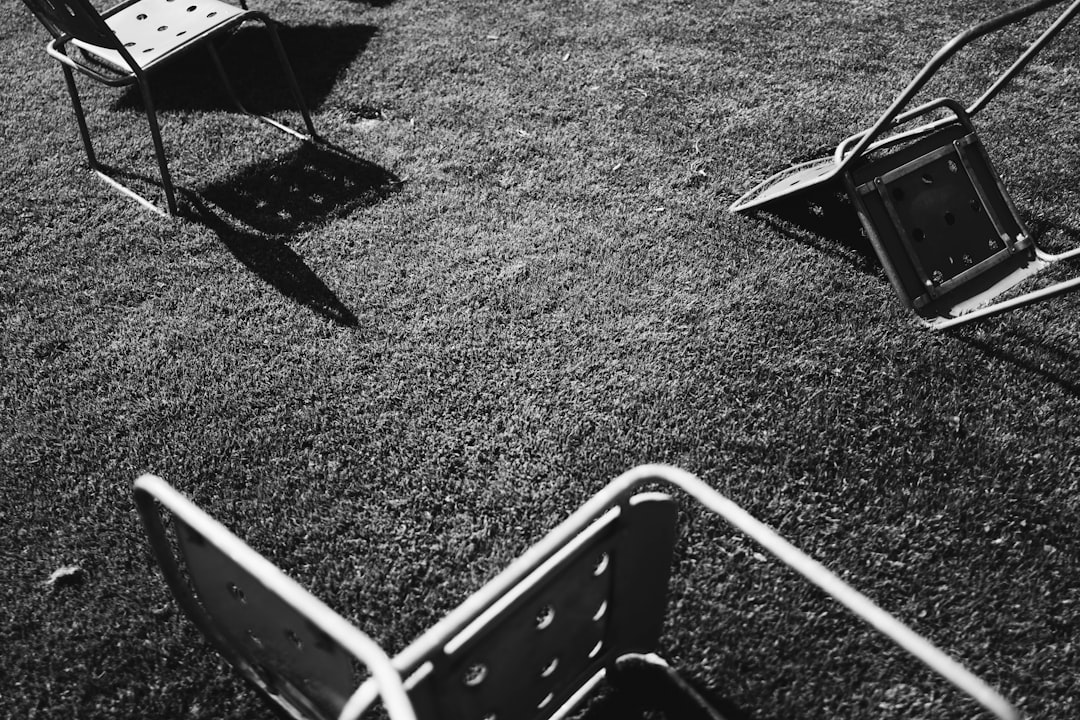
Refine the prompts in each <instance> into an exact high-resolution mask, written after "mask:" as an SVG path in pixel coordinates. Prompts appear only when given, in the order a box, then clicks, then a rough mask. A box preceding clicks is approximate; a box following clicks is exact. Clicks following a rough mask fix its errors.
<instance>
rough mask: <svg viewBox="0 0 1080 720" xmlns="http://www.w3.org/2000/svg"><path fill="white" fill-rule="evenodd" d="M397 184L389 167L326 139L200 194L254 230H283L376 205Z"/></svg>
mask: <svg viewBox="0 0 1080 720" xmlns="http://www.w3.org/2000/svg"><path fill="white" fill-rule="evenodd" d="M400 188H401V181H400V180H399V179H398V178H397V177H396V176H395V175H394V174H393V173H391V172H390V171H388V170H384V169H383V168H381V167H379V166H378V165H375V164H374V163H370V162H367V161H366V160H362V159H360V158H358V157H356V156H354V155H352V154H351V153H349V152H347V151H345V150H342V149H340V148H337V147H334V146H333V145H330V144H328V143H325V142H318V143H313V142H305V143H301V144H300V145H299V146H298V147H297V148H296V150H294V151H293V152H291V153H289V154H288V155H286V156H285V157H283V158H273V159H269V160H264V161H262V162H260V163H257V164H255V165H252V166H249V167H247V168H244V169H243V170H241V171H240V172H238V173H236V174H235V175H233V176H231V177H228V178H225V179H223V180H218V181H217V182H214V183H213V184H211V185H208V186H206V187H203V188H200V190H199V194H200V195H201V196H202V198H203V199H204V200H205V201H207V202H209V203H212V204H213V205H215V206H217V208H218V209H219V210H220V211H221V212H222V213H224V214H225V215H228V216H231V217H232V218H234V219H235V220H237V221H239V222H241V223H243V224H244V225H246V226H248V227H249V228H251V229H252V230H254V231H256V232H257V233H263V234H266V235H270V236H288V235H292V234H295V233H297V232H301V231H303V230H305V229H308V228H310V227H312V226H314V225H320V224H322V223H325V222H326V221H327V220H329V219H331V218H335V217H343V216H345V215H348V214H349V213H351V212H353V211H355V210H357V209H359V208H363V207H370V206H372V205H375V204H377V203H378V202H380V201H381V200H383V199H384V198H386V197H387V196H388V195H390V194H392V193H394V192H396V191H397V190H398V189H400Z"/></svg>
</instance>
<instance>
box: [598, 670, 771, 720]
mask: <svg viewBox="0 0 1080 720" xmlns="http://www.w3.org/2000/svg"><path fill="white" fill-rule="evenodd" d="M608 680H609V682H610V684H611V686H612V690H613V692H609V693H607V694H606V695H604V696H603V697H601V698H600V699H599V700H597V701H596V702H594V703H592V704H591V705H589V707H588V710H587V711H586V712H585V713H584V714H583V715H582V716H581V720H636V719H637V718H643V717H645V716H646V714H648V715H649V716H650V717H651V716H653V715H654V714H656V713H659V714H661V715H662V716H663V717H664V718H665V720H752V716H751V715H749V714H748V713H747V712H746V711H745V710H743V709H741V708H739V707H738V706H737V705H735V703H733V702H732V701H730V700H728V699H727V698H722V697H718V696H716V695H715V694H714V693H711V692H709V691H708V690H705V689H703V688H701V687H700V686H699V685H698V684H697V683H691V682H689V681H688V680H686V679H685V678H683V677H682V676H681V675H678V674H677V673H675V672H674V671H672V670H670V669H668V668H664V667H660V666H657V665H654V664H652V663H648V662H642V661H636V662H632V663H624V662H623V661H621V660H620V663H619V669H618V671H617V672H609V673H608Z"/></svg>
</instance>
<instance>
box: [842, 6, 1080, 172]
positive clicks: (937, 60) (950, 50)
mask: <svg viewBox="0 0 1080 720" xmlns="http://www.w3.org/2000/svg"><path fill="white" fill-rule="evenodd" d="M1062 2H1064V0H1036V2H1033V3H1031V4H1029V5H1025V6H1023V7H1019V8H1016V9H1014V10H1010V11H1008V12H1006V13H1003V14H1001V15H999V16H997V17H996V18H993V19H991V20H987V21H985V22H982V23H980V24H978V25H976V26H974V27H972V28H969V29H968V30H965V31H964V32H962V33H960V34H959V35H957V36H955V37H954V38H953V39H952V40H950V41H949V42H947V43H945V45H943V46H942V47H941V49H940V50H938V51H937V53H936V54H935V55H934V56H933V57H932V58H930V61H929V62H927V63H926V65H924V66H923V68H922V70H920V71H919V72H918V74H917V75H915V77H914V79H912V81H911V82H910V83H909V84H908V86H907V87H906V88H904V90H903V91H902V92H901V93H900V94H899V95H898V96H897V98H896V99H895V100H894V101H893V103H892V105H890V106H889V108H888V109H887V110H886V111H885V112H884V113H882V115H881V116H880V117H879V118H878V120H877V122H875V123H874V124H873V126H871V127H870V129H869V130H866V131H864V132H862V133H859V134H857V135H854V136H852V137H851V138H849V139H848V140H849V141H850V140H854V139H856V138H858V139H859V142H858V143H857V144H856V145H855V147H854V148H853V149H852V150H851V151H850V152H849V153H847V154H846V156H845V157H843V158H841V153H840V150H839V148H838V149H837V161H838V162H839V163H840V165H839V167H838V168H837V171H838V172H842V171H843V170H844V169H845V168H846V167H847V166H848V164H849V163H851V162H853V161H854V160H855V158H857V157H859V156H860V155H861V154H862V153H863V152H864V151H866V150H867V148H868V147H869V146H870V144H871V143H872V142H873V141H874V140H876V139H877V138H878V137H879V136H880V135H881V134H882V133H883V132H885V131H886V130H887V129H888V128H889V127H892V126H893V125H894V123H895V122H902V121H903V120H904V119H910V117H912V116H913V114H918V110H921V109H923V108H920V109H917V110H914V111H911V112H909V113H906V114H905V115H904V116H902V117H901V118H900V119H898V117H897V116H898V115H899V114H900V111H901V110H903V109H904V108H905V107H906V106H907V104H908V103H909V102H911V99H912V98H914V97H915V95H916V94H917V93H918V92H919V91H920V90H922V88H923V87H924V86H925V85H926V83H928V82H929V81H930V79H931V78H932V77H933V76H934V74H935V73H936V72H937V71H938V70H939V69H940V68H941V67H942V66H943V65H944V64H945V63H946V62H947V61H948V60H949V59H950V58H952V56H953V55H955V54H956V53H957V52H958V51H959V50H960V49H961V48H963V47H964V46H966V45H968V44H969V43H971V42H973V41H974V40H977V39H979V38H980V37H982V36H984V35H987V34H989V33H992V32H994V31H996V30H1000V29H1001V28H1003V27H1005V26H1007V25H1011V24H1013V23H1016V22H1019V21H1020V20H1023V19H1024V18H1026V17H1029V16H1030V15H1034V14H1035V13H1037V12H1040V11H1042V10H1045V9H1047V8H1049V7H1052V6H1054V5H1058V4H1060V3H1062ZM1077 10H1080V0H1074V2H1073V3H1072V4H1071V5H1070V6H1069V7H1068V8H1067V9H1066V10H1065V11H1064V12H1063V13H1062V14H1061V15H1060V16H1059V17H1058V18H1057V20H1055V21H1054V23H1053V24H1052V25H1051V26H1050V27H1049V28H1048V29H1047V30H1046V31H1045V32H1044V33H1043V34H1042V35H1041V36H1040V37H1039V38H1038V39H1037V40H1036V41H1035V42H1033V43H1032V44H1031V46H1030V47H1028V49H1027V50H1025V51H1024V52H1023V54H1021V56H1020V57H1019V58H1018V59H1017V60H1016V62H1014V63H1013V64H1012V66H1010V67H1009V69H1008V70H1006V71H1005V73H1003V74H1002V75H1001V76H1000V77H999V78H998V79H997V80H996V81H995V82H994V83H992V84H991V86H990V88H989V89H988V90H987V91H986V92H985V93H983V95H982V96H981V97H980V98H979V99H978V100H977V101H976V102H975V103H973V104H972V105H971V107H969V108H968V114H970V115H974V114H975V113H976V112H978V111H979V110H980V109H981V108H982V107H983V106H984V105H985V104H986V103H987V102H988V101H989V100H990V99H991V98H993V97H994V96H995V95H997V93H998V92H999V91H1000V90H1001V89H1002V88H1003V87H1004V86H1005V84H1006V83H1007V82H1008V81H1009V80H1011V79H1012V77H1013V76H1014V75H1016V73H1018V72H1019V71H1020V70H1021V69H1022V68H1023V67H1024V66H1025V65H1027V63H1028V62H1029V61H1030V60H1031V58H1033V57H1034V56H1035V54H1036V53H1038V52H1039V50H1041V49H1042V48H1043V46H1044V45H1046V43H1047V42H1049V41H1050V39H1051V38H1053V37H1054V36H1055V35H1056V34H1057V33H1058V31H1060V30H1061V28H1062V27H1064V26H1065V25H1066V24H1067V23H1068V22H1069V21H1070V20H1071V19H1072V17H1073V15H1074V14H1075V13H1076V12H1077ZM847 142H848V141H845V143H847Z"/></svg>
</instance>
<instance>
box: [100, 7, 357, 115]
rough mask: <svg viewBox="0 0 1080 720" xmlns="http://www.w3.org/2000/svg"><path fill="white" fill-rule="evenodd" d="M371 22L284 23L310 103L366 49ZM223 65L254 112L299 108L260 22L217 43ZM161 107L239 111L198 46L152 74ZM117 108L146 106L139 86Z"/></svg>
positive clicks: (288, 46)
mask: <svg viewBox="0 0 1080 720" xmlns="http://www.w3.org/2000/svg"><path fill="white" fill-rule="evenodd" d="M375 31H376V28H375V27H373V26H371V25H335V26H315V25H303V26H299V27H288V26H283V25H279V26H278V33H279V34H280V36H281V42H282V44H283V45H284V46H285V52H286V54H287V55H288V56H289V61H290V64H291V65H292V68H293V71H294V73H295V74H296V79H297V82H298V83H299V84H300V88H301V91H302V92H303V95H304V98H305V100H306V101H307V103H308V106H309V107H310V108H312V109H316V108H318V107H319V106H320V105H321V104H322V103H323V102H324V101H325V100H326V98H327V97H328V96H329V95H330V92H331V91H332V90H333V88H334V84H335V83H336V82H337V79H338V77H339V76H340V75H341V73H342V72H344V71H345V70H346V69H347V68H348V67H349V66H350V65H351V64H352V63H353V62H354V61H355V60H356V58H357V57H358V56H359V55H360V54H361V53H362V52H363V51H364V50H365V48H366V47H367V44H368V42H369V41H370V40H371V38H372V36H374V34H375ZM217 48H218V52H219V54H220V55H221V60H222V64H223V65H224V66H225V70H226V72H227V73H228V76H229V81H230V82H231V83H232V85H233V87H234V88H236V91H237V94H238V95H239V96H240V99H241V100H242V101H243V102H244V104H245V105H247V106H248V108H249V109H250V110H251V111H252V112H259V113H272V112H282V111H286V112H295V110H296V107H295V104H294V102H293V99H292V94H291V93H290V92H289V86H288V83H287V81H286V79H285V75H284V74H283V71H282V69H281V66H280V64H279V63H278V58H277V54H276V53H275V52H274V49H273V45H272V43H271V41H270V36H269V33H267V32H266V30H265V29H264V28H263V27H262V26H261V25H260V24H259V23H254V22H253V23H249V24H247V25H244V26H243V27H241V28H240V29H239V30H237V31H236V32H235V33H234V34H232V35H231V36H229V37H228V38H223V39H221V40H219V41H218V42H217ZM150 85H151V88H152V90H153V94H154V104H155V105H156V106H157V109H158V110H202V111H213V110H218V111H220V110H226V111H235V106H234V105H233V103H232V101H231V100H230V99H229V96H228V95H227V94H226V92H225V90H224V88H222V86H221V80H220V79H219V77H218V74H217V71H216V70H215V69H214V65H213V63H212V62H211V60H210V56H209V54H208V53H206V52H202V51H199V50H193V51H192V52H190V53H189V54H187V55H184V56H182V57H179V58H177V59H176V60H174V61H172V62H169V63H167V64H165V65H163V66H162V67H161V68H159V69H157V70H156V71H155V72H154V74H153V75H152V76H151V78H150ZM116 108H122V109H133V108H134V109H140V110H141V109H142V99H141V97H140V95H139V91H138V89H137V88H134V87H133V88H129V89H128V90H127V91H126V92H124V93H123V94H122V95H121V96H120V97H119V98H118V99H117V101H116Z"/></svg>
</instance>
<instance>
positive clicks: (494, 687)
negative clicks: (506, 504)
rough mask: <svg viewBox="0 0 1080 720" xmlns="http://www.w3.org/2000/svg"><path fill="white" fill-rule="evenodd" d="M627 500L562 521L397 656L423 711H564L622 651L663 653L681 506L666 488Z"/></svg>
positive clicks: (498, 718) (529, 717)
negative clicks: (593, 514) (596, 514)
mask: <svg viewBox="0 0 1080 720" xmlns="http://www.w3.org/2000/svg"><path fill="white" fill-rule="evenodd" d="M621 500H622V502H621V503H620V504H617V505H615V506H613V507H610V508H608V509H607V511H606V512H605V513H603V514H602V515H601V516H600V517H599V518H598V519H595V520H594V519H592V518H591V517H589V516H588V515H586V516H584V517H577V518H575V517H572V518H571V519H570V520H569V521H567V522H566V523H564V524H563V525H560V526H559V527H558V528H556V529H555V530H553V531H552V533H550V534H549V535H548V536H547V537H546V538H545V539H544V540H543V541H542V542H541V543H540V544H539V545H538V546H536V547H535V548H534V552H532V553H527V554H526V555H525V556H523V557H522V558H521V559H519V560H518V561H517V562H516V563H515V564H513V565H511V566H510V567H509V568H507V570H506V571H504V573H503V574H502V575H501V576H499V577H497V578H495V579H494V580H493V581H492V582H491V583H489V584H488V586H486V587H485V588H484V589H482V590H480V591H479V592H478V593H477V594H476V595H474V596H473V597H472V598H470V601H471V602H468V603H466V605H463V606H462V607H463V608H464V609H465V611H464V612H462V613H461V614H460V616H459V617H454V614H453V613H452V614H451V616H449V617H448V618H447V621H445V622H444V623H441V624H440V625H439V626H436V627H435V628H433V629H432V631H431V632H429V633H428V634H425V635H424V636H421V637H420V638H419V639H418V640H417V641H416V642H414V643H413V644H412V645H411V646H410V648H407V649H406V650H405V651H403V652H402V653H401V654H400V655H399V656H398V657H397V658H395V664H396V665H397V666H398V667H399V669H402V670H405V671H407V672H408V671H413V670H414V669H415V672H414V673H413V675H412V677H411V678H410V681H409V686H410V689H409V694H410V697H411V698H412V700H413V703H414V706H415V707H416V710H417V714H418V716H420V717H422V718H425V719H426V720H510V719H513V720H546V719H547V718H552V717H559V716H561V715H563V714H565V712H567V711H569V710H570V709H571V708H573V706H574V705H575V704H576V702H577V701H578V700H579V699H580V697H581V696H582V695H583V694H585V693H586V692H588V690H589V689H590V688H591V687H592V686H593V685H594V684H595V683H596V681H597V680H599V679H600V678H601V677H602V676H603V671H604V670H605V669H606V668H610V667H611V666H612V665H613V664H614V662H615V660H616V659H618V658H619V657H622V656H624V655H626V654H631V653H634V654H644V653H650V652H653V651H655V650H656V648H657V644H658V642H659V639H660V633H661V630H662V626H663V620H664V614H665V609H666V602H667V585H668V576H669V572H670V566H671V558H672V550H673V547H674V542H675V536H676V528H675V526H676V518H677V510H676V507H675V504H674V502H673V501H672V500H671V499H670V498H669V497H668V496H666V495H661V494H659V493H642V494H639V495H635V496H632V497H625V498H622V499H621ZM538 548H539V549H540V550H539V551H536V550H537V549H538ZM552 551H553V552H552ZM507 579H509V582H506V580H507ZM459 610H461V608H459Z"/></svg>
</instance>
